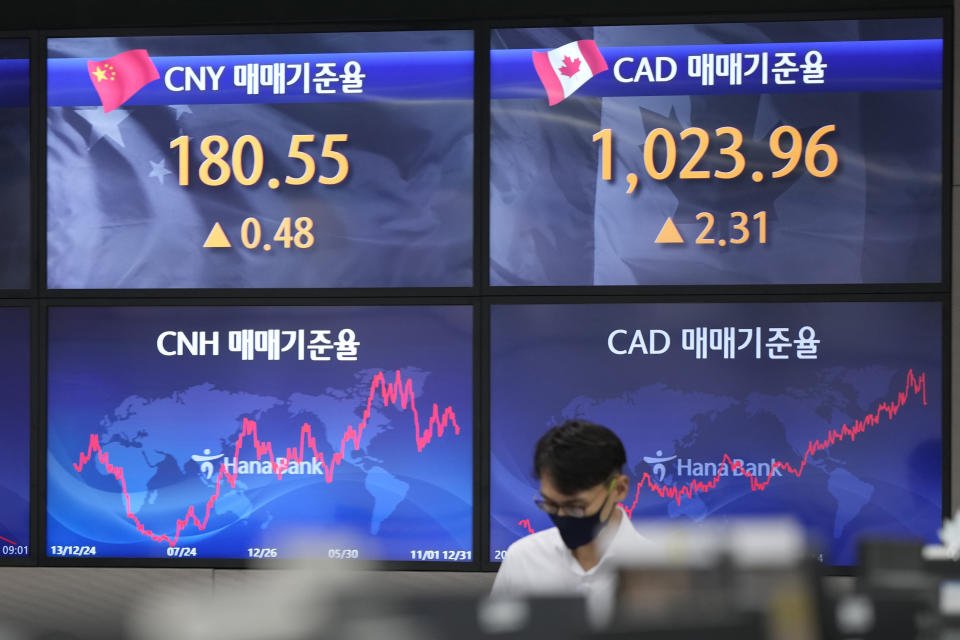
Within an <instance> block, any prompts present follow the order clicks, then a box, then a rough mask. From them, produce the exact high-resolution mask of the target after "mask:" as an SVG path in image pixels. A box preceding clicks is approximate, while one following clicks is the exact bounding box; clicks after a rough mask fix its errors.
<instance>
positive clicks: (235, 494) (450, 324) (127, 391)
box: [46, 307, 473, 560]
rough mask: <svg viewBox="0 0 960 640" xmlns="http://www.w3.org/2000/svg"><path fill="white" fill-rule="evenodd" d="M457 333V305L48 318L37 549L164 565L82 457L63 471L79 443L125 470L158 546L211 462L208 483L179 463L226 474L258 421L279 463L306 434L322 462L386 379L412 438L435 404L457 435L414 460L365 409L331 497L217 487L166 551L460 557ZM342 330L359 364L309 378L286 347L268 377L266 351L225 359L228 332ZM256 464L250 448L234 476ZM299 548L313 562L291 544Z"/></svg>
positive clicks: (465, 516)
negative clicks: (204, 349) (247, 463)
mask: <svg viewBox="0 0 960 640" xmlns="http://www.w3.org/2000/svg"><path fill="white" fill-rule="evenodd" d="M472 322H473V316H472V309H470V308H468V307H417V308H414V307H350V308H343V307H339V308H335V307H300V308H294V307H283V308H280V307H266V308H250V307H221V308H215V309H214V308H54V309H51V312H50V352H49V363H50V366H49V392H48V416H49V418H48V427H47V428H48V451H47V484H48V503H47V540H46V542H47V545H96V547H97V557H117V558H154V557H167V555H166V554H167V553H168V552H167V548H169V547H170V546H171V545H170V544H168V543H166V542H155V541H153V540H151V539H149V538H147V537H145V536H144V535H142V534H141V533H139V532H138V531H137V528H136V525H135V523H134V522H133V521H132V520H131V519H130V518H129V517H127V515H126V513H125V508H124V505H123V501H122V498H121V492H120V489H119V483H118V481H117V479H116V478H115V477H114V476H113V475H110V474H108V473H106V472H105V469H104V467H103V465H101V464H99V463H98V461H97V458H96V457H95V458H94V459H93V460H91V461H90V462H89V463H88V464H87V465H86V466H85V467H83V469H82V472H77V470H76V469H75V467H74V466H73V465H74V464H75V463H77V462H78V460H79V458H80V454H81V452H87V450H88V447H89V443H90V438H91V435H92V434H96V435H97V436H98V438H99V441H100V443H101V446H102V448H103V451H105V452H106V453H108V454H109V461H110V463H112V464H115V465H120V466H122V468H123V469H124V475H125V479H126V481H127V487H128V493H129V494H130V496H131V501H132V503H131V505H132V511H133V512H134V513H135V515H136V516H137V518H138V519H139V520H140V521H141V522H142V523H143V525H144V526H145V527H147V528H148V529H150V530H151V531H153V532H155V533H157V534H167V535H168V536H171V537H172V536H174V534H175V529H176V525H175V523H176V521H177V519H179V518H183V517H184V514H185V513H186V512H187V510H188V508H189V507H190V506H191V505H193V506H194V509H195V510H196V512H198V513H199V514H201V519H202V514H203V513H204V509H205V507H204V505H205V504H206V501H207V500H208V499H209V498H210V497H211V496H212V495H213V494H214V483H215V480H216V478H217V475H216V472H219V465H220V462H215V463H214V464H215V465H216V467H215V469H216V472H214V474H213V477H212V478H210V477H208V476H207V475H206V474H205V473H204V471H203V469H202V468H201V466H200V464H199V463H198V462H197V461H195V460H194V459H193V456H195V455H202V454H204V453H205V451H204V450H205V449H209V450H210V452H209V454H208V455H214V456H216V455H219V454H224V455H225V456H227V457H228V458H232V457H233V453H234V451H235V443H236V440H237V437H238V435H239V432H240V428H241V423H242V419H243V418H249V419H252V420H255V421H256V422H257V426H258V436H259V439H260V440H261V441H270V442H272V444H273V449H274V451H275V452H276V453H277V455H282V452H284V451H286V449H287V447H296V446H297V445H298V442H299V438H300V432H301V431H300V430H301V426H302V425H303V424H304V423H309V424H310V425H311V427H312V433H313V435H314V437H316V438H317V447H318V449H319V450H320V452H321V453H322V454H323V456H324V459H325V461H326V462H327V463H330V461H331V457H332V456H333V453H334V451H339V449H340V442H341V440H342V437H343V434H344V432H345V431H346V430H347V427H348V425H353V426H356V425H357V424H358V421H359V419H360V415H361V414H362V411H363V407H364V406H365V403H366V400H367V398H368V397H369V390H370V385H371V380H372V379H373V377H374V376H375V375H376V373H377V372H381V371H382V372H384V373H385V374H386V378H387V380H388V381H390V382H392V381H393V380H394V379H395V375H396V371H398V370H399V371H400V372H401V375H402V377H403V379H404V380H406V379H410V380H412V381H413V390H414V392H415V396H416V407H417V410H418V411H419V418H420V424H421V430H423V429H425V428H426V427H427V424H428V420H429V417H430V415H431V409H432V406H433V403H437V404H438V405H439V410H440V411H441V412H442V411H443V410H444V409H445V408H446V407H447V406H449V407H451V408H452V409H453V411H454V412H455V415H456V421H457V423H458V424H459V427H460V433H459V435H457V434H455V432H454V430H453V428H452V427H451V426H448V427H447V429H446V430H445V431H444V433H443V436H442V437H438V433H436V431H437V429H434V433H433V439H432V441H431V442H429V443H428V444H426V445H425V446H424V447H423V450H422V452H419V453H418V451H417V446H416V441H415V438H414V422H413V418H412V414H411V409H410V406H409V405H408V407H407V408H406V409H402V408H401V407H400V405H399V403H397V404H391V405H390V406H387V407H385V406H384V404H383V402H382V398H381V396H380V395H379V394H377V395H376V397H375V399H374V402H373V405H372V412H371V417H370V419H369V421H368V423H367V428H366V430H365V431H364V432H363V435H362V439H361V442H360V448H359V449H358V450H357V451H354V450H353V449H354V448H353V445H352V444H348V445H347V447H346V456H345V458H344V459H343V462H342V463H341V464H339V466H336V467H335V469H334V472H333V480H332V482H329V483H328V482H326V477H325V476H323V475H301V476H292V475H284V476H283V478H282V479H280V480H278V479H277V477H276V476H275V475H240V476H239V477H238V481H237V486H236V487H235V488H231V487H229V486H228V485H227V484H226V483H224V486H223V490H222V491H221V494H220V496H219V499H218V500H217V501H216V502H215V505H214V507H213V510H212V512H211V518H210V521H209V523H208V525H207V527H206V529H204V530H203V531H200V530H198V528H197V527H196V526H195V525H193V524H191V525H189V526H187V527H186V528H185V529H184V531H183V533H182V534H181V536H180V539H179V541H178V543H177V546H180V547H183V546H188V547H196V549H197V557H203V558H246V557H247V556H248V552H247V549H248V548H251V547H269V548H277V549H278V550H279V555H280V557H289V556H292V555H300V554H303V553H311V554H313V553H316V554H319V555H320V556H322V557H326V554H327V553H328V548H342V549H354V550H358V551H359V557H360V558H361V559H367V560H411V559H412V558H411V551H412V550H419V549H437V550H465V551H468V552H469V551H472V543H473V529H472V527H473V525H472V522H473V513H472V504H473V499H472V495H473V494H472V492H473V470H472V467H473V464H472V462H473V454H472V452H473V435H472V433H473V428H472V418H473V396H472V378H473V369H472V362H473V357H472ZM344 327H349V328H351V329H353V330H354V331H355V332H356V338H357V340H358V341H359V342H360V345H359V347H358V360H357V361H356V362H345V361H337V360H336V359H334V360H333V361H331V362H313V361H310V360H309V352H308V355H307V356H306V359H305V360H304V361H299V360H298V359H297V352H296V349H295V348H294V349H293V350H292V351H289V352H286V353H281V354H280V359H279V360H276V361H268V360H267V354H265V353H256V354H255V358H254V359H253V360H248V361H244V360H242V359H241V356H240V354H239V353H235V352H230V351H228V350H227V335H226V332H227V331H229V330H234V329H287V330H293V329H307V330H309V329H333V330H334V333H333V336H334V338H333V339H336V338H335V336H336V335H337V331H339V329H342V328H344ZM167 330H172V331H187V332H189V331H200V330H205V331H215V330H219V331H220V332H221V342H222V344H221V351H220V355H219V356H211V355H207V356H189V355H187V356H182V357H176V356H171V357H167V356H163V355H161V354H160V353H159V352H158V348H157V338H158V336H159V335H160V334H161V332H163V331H167ZM307 336H308V339H309V332H308V333H307ZM285 342H286V341H285V339H284V340H282V343H284V344H285ZM169 344H170V345H173V344H174V343H173V342H170V343H169ZM306 458H307V459H308V460H311V459H312V454H310V453H309V450H308V454H307V456H306ZM254 459H256V456H255V454H254V451H253V446H252V444H251V441H250V437H249V436H247V438H245V440H244V445H243V449H242V450H241V455H240V460H254ZM264 459H266V458H264ZM300 534H303V535H307V536H309V539H310V540H315V541H316V542H315V543H311V544H313V545H314V548H312V549H310V550H303V549H299V548H294V547H293V546H291V545H292V542H291V539H292V538H295V537H297V536H298V535H300ZM441 559H442V558H441ZM460 559H461V560H464V559H466V558H460Z"/></svg>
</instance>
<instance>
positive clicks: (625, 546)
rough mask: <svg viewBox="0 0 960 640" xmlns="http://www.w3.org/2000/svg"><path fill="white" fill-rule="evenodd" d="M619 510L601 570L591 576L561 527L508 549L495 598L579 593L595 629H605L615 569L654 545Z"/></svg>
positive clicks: (599, 564)
mask: <svg viewBox="0 0 960 640" xmlns="http://www.w3.org/2000/svg"><path fill="white" fill-rule="evenodd" d="M617 508H618V509H620V516H621V517H620V523H619V524H618V525H617V530H616V532H615V533H614V535H613V537H612V538H611V539H610V541H609V544H608V546H607V548H606V550H605V551H604V553H603V555H602V556H601V557H600V560H599V562H597V564H596V566H594V567H592V568H591V569H590V570H588V571H584V569H583V567H581V566H580V563H579V562H578V561H577V559H576V558H575V557H574V556H573V552H571V551H570V549H568V548H567V546H566V545H565V544H563V539H562V538H561V537H560V532H559V531H558V530H557V528H556V527H552V528H550V529H546V530H544V531H538V532H537V533H534V534H531V535H529V536H526V537H523V538H520V539H519V540H517V541H516V542H514V543H513V544H512V545H510V547H509V548H508V549H507V552H506V554H505V555H504V558H503V563H502V564H501V565H500V570H499V571H498V572H497V577H496V579H495V580H494V582H493V590H492V591H491V593H490V595H491V596H492V597H494V598H502V597H511V596H530V595H562V594H567V595H569V594H574V593H578V594H581V595H583V596H584V597H585V598H586V600H587V611H588V614H589V615H590V618H591V622H593V623H594V625H598V626H600V625H603V624H604V623H605V622H607V621H608V620H609V619H610V616H611V615H612V613H613V601H614V598H615V597H616V593H615V592H616V578H617V575H616V569H617V566H618V564H619V562H622V561H624V560H627V559H629V557H630V556H631V554H632V553H634V552H636V551H637V549H638V547H641V548H642V547H649V545H651V544H652V543H651V542H650V541H649V540H647V539H646V538H644V537H643V536H642V535H640V534H639V533H638V532H637V530H636V529H634V528H633V524H632V523H631V522H630V518H629V517H628V516H627V514H626V513H625V512H624V511H623V509H622V508H621V507H619V506H618V507H617Z"/></svg>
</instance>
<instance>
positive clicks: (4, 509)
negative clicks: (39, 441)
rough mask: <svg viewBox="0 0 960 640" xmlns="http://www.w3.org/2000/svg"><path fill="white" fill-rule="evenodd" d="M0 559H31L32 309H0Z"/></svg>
mask: <svg viewBox="0 0 960 640" xmlns="http://www.w3.org/2000/svg"><path fill="white" fill-rule="evenodd" d="M0 381H2V384H0V406H2V407H3V424H2V426H0V433H2V437H3V446H2V447H0V559H3V558H24V557H26V556H29V555H30V310H29V309H22V308H0Z"/></svg>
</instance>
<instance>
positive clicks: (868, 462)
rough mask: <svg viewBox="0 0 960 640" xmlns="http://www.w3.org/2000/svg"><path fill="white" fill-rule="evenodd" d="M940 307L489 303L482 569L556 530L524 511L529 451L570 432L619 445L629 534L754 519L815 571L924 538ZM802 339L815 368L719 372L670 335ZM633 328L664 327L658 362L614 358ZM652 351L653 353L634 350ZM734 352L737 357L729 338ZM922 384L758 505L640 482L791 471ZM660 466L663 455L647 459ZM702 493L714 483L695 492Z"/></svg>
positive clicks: (931, 508)
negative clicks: (663, 490) (818, 564)
mask: <svg viewBox="0 0 960 640" xmlns="http://www.w3.org/2000/svg"><path fill="white" fill-rule="evenodd" d="M941 314H942V307H941V305H940V303H937V302H895V303H882V302H870V303H852V302H851V303H847V302H844V303H785V304H759V303H755V304H732V303H731V304H727V303H718V304H710V305H707V304H607V305H586V304H583V305H516V306H513V305H501V306H495V307H494V308H493V309H492V319H491V340H492V347H491V349H492V350H491V363H492V364H491V367H492V371H491V413H490V416H491V430H490V436H491V451H490V464H491V471H490V482H491V489H490V508H491V525H490V537H491V560H497V559H499V558H498V557H497V551H502V550H503V549H506V548H507V546H509V544H510V543H512V542H513V541H514V540H516V539H518V538H519V537H520V536H522V535H524V533H525V531H526V530H525V528H524V527H522V526H520V525H519V524H518V523H519V522H520V521H521V520H524V519H530V520H531V524H532V527H533V528H534V529H535V530H537V531H539V530H541V529H545V528H548V527H550V526H552V525H551V524H550V521H549V519H548V518H547V516H546V515H545V514H543V513H541V512H540V511H539V510H538V509H537V508H536V506H535V505H534V504H533V501H532V498H533V497H534V496H535V495H537V493H538V490H539V485H538V483H537V481H536V480H535V479H534V478H533V462H532V456H533V449H534V445H535V443H536V441H537V439H538V438H539V437H540V436H541V435H542V434H543V433H544V432H545V431H546V430H547V429H548V428H549V427H551V426H553V425H555V424H558V423H559V422H562V421H563V420H565V419H568V418H574V417H582V418H585V419H588V420H591V421H594V422H598V423H600V424H603V425H606V426H608V427H610V428H611V429H613V430H614V431H615V432H616V433H617V434H618V435H619V436H620V437H621V439H622V440H623V442H624V445H625V447H626V450H627V467H626V468H625V470H624V472H625V473H627V474H628V475H629V476H630V478H631V480H632V483H631V484H632V488H631V491H630V494H629V495H628V498H627V501H625V502H630V503H631V504H629V505H627V506H632V501H633V500H634V499H636V500H637V503H636V507H635V508H634V510H633V518H634V519H635V520H639V519H642V518H651V517H657V518H674V519H677V520H678V521H683V522H701V521H704V520H707V519H709V520H710V521H717V520H721V521H722V520H725V519H727V518H731V517H737V516H747V515H752V514H781V513H787V514H792V515H794V516H796V517H797V518H799V519H800V521H801V522H802V523H803V524H804V525H805V526H806V528H807V529H808V531H809V532H810V534H811V535H812V537H813V540H814V542H815V543H817V544H819V545H820V546H821V548H822V551H823V556H822V559H823V562H824V563H826V564H831V565H849V564H852V563H854V562H855V560H856V557H855V551H856V543H857V541H858V540H859V539H860V537H861V536H864V535H867V534H869V535H871V536H875V537H891V538H903V537H909V538H923V539H925V540H928V541H933V540H935V539H936V531H937V529H938V528H939V526H940V524H941V521H942V520H941V518H942V511H941V501H942V497H941V494H942V471H941V470H942V467H943V465H942V457H941V433H942V431H941V429H942V422H943V413H942V397H941V396H942V373H941V371H942V344H941V340H940V338H939V336H941V335H942V331H941V330H942V327H941V324H942V321H941ZM805 325H809V326H811V327H813V328H814V329H815V331H816V337H817V339H819V340H820V341H821V342H820V344H819V345H818V357H817V359H815V360H799V359H796V358H795V357H793V356H791V358H790V359H788V360H770V359H768V358H767V351H766V349H764V350H763V352H762V355H763V358H762V359H759V360H758V359H756V358H755V355H754V351H753V344H751V345H750V346H749V348H746V349H744V350H743V351H739V352H737V353H736V356H735V357H734V358H733V359H724V358H723V353H722V352H717V351H710V352H709V355H708V357H707V358H706V359H699V360H698V359H696V357H695V353H694V352H693V351H686V350H684V349H682V343H681V330H682V329H685V328H695V327H714V328H716V327H739V328H744V329H746V328H752V327H756V326H760V327H762V328H763V333H764V344H765V343H766V338H767V329H768V328H770V327H785V328H788V329H790V331H789V332H788V334H787V335H788V337H790V339H791V340H792V339H795V338H796V337H797V332H798V330H799V329H800V328H801V327H803V326H805ZM616 329H625V330H628V331H629V335H628V336H627V337H626V338H623V337H621V338H620V339H619V341H615V345H616V346H617V347H618V348H626V346H627V345H629V343H630V337H632V336H633V331H634V329H642V330H643V331H644V335H645V336H647V335H648V334H647V332H648V331H649V330H650V329H662V330H665V331H667V332H668V333H669V334H670V336H671V339H672V341H671V346H670V348H669V350H668V351H667V352H666V353H664V354H662V355H641V354H640V351H639V350H637V351H635V352H634V354H633V355H614V354H613V353H611V351H610V350H609V349H608V346H607V339H608V336H609V334H610V332H611V331H613V330H616ZM645 339H646V340H648V338H646V337H645ZM737 340H738V343H739V342H741V341H742V338H741V337H738V339H737ZM911 369H912V370H913V372H914V374H915V375H917V376H919V375H920V374H921V372H922V373H923V374H924V375H925V381H926V392H925V393H926V404H925V405H924V404H923V401H922V397H921V396H920V395H918V394H914V393H913V390H912V389H911V391H910V393H908V394H907V399H906V402H905V403H904V404H903V406H902V407H901V408H900V409H899V412H898V413H897V415H896V416H895V417H894V418H893V419H887V417H886V414H883V415H882V416H881V419H880V421H879V423H878V424H877V425H876V426H874V427H868V428H867V430H866V431H865V432H864V433H862V434H860V435H858V436H857V438H856V439H855V441H852V442H851V441H850V440H843V441H841V442H836V443H834V444H833V445H832V446H831V447H830V448H829V449H828V450H826V451H822V452H820V453H818V454H815V455H813V456H811V457H810V458H809V459H808V461H807V465H806V468H805V469H804V471H803V473H802V475H801V476H800V477H799V478H796V477H793V476H791V475H788V474H787V473H786V472H784V473H783V475H782V477H773V478H772V479H771V481H770V484H769V485H768V486H767V488H766V490H765V491H762V492H759V491H758V492H753V491H751V489H750V483H749V481H748V479H747V478H745V477H733V476H729V477H721V479H720V482H719V484H718V485H717V486H716V487H715V488H714V489H713V490H711V491H709V492H707V493H700V494H697V495H695V496H694V497H693V498H692V499H682V500H681V502H680V504H677V503H676V502H675V501H671V500H670V499H666V498H661V497H660V496H659V495H657V494H655V493H652V492H651V491H650V490H649V489H648V488H647V487H646V486H644V487H643V489H642V490H641V491H640V492H639V498H637V495H638V492H637V490H636V483H637V482H639V481H640V480H641V479H642V478H643V475H644V474H645V473H651V474H652V473H653V465H652V464H650V463H648V462H645V461H644V460H643V458H644V457H650V458H654V457H663V458H671V460H669V461H668V462H666V463H665V472H666V473H665V477H664V478H663V484H664V485H666V486H668V487H677V486H680V485H684V484H689V482H690V481H691V480H692V479H693V478H692V477H690V475H689V472H686V471H684V474H685V475H684V476H682V477H681V476H680V475H679V471H678V468H677V463H678V461H679V460H683V461H688V460H693V461H695V462H714V463H719V462H720V461H721V459H722V458H723V455H724V454H725V453H726V454H729V455H730V456H731V457H733V458H740V459H743V460H744V461H746V462H751V461H753V462H767V463H769V461H770V459H771V458H776V459H777V460H782V461H787V462H790V463H791V464H792V465H793V466H794V467H796V466H798V465H799V462H800V460H801V459H802V458H803V455H804V452H805V451H806V448H807V445H808V443H809V442H810V441H811V440H813V439H818V440H823V439H825V438H826V437H827V434H828V433H829V432H830V431H831V430H839V429H840V428H841V426H842V425H844V424H847V425H848V426H853V424H854V421H855V420H858V419H862V418H863V417H864V416H865V415H867V414H870V413H873V412H875V411H876V410H877V407H878V406H879V404H880V403H881V402H895V401H897V400H898V393H899V392H902V391H904V389H905V388H906V386H907V384H906V381H907V374H908V371H909V370H911ZM658 452H662V454H661V455H658ZM699 479H700V480H703V481H708V480H710V479H711V478H706V477H704V478H699Z"/></svg>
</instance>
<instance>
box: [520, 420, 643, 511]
mask: <svg viewBox="0 0 960 640" xmlns="http://www.w3.org/2000/svg"><path fill="white" fill-rule="evenodd" d="M626 462H627V454H626V451H625V450H624V448H623V443H622V442H620V438H618V437H617V435H616V434H615V433H614V432H613V431H610V429H607V428H606V427H603V426H600V425H598V424H594V423H592V422H587V421H586V420H568V421H566V422H564V423H563V424H561V425H559V426H556V427H554V428H552V429H550V430H549V431H547V432H546V433H545V434H543V436H542V437H541V438H540V440H539V441H538V442H537V446H536V449H535V450H534V454H533V468H534V473H535V474H536V476H537V478H538V479H539V480H540V494H541V496H542V503H543V504H542V508H543V509H544V510H545V511H547V513H551V515H561V516H563V515H568V516H574V517H581V516H592V515H594V514H598V515H599V516H600V520H601V521H603V522H605V521H606V520H607V519H609V517H610V514H611V513H612V512H613V509H614V507H615V505H616V503H617V502H620V501H622V500H624V499H625V498H626V496H627V488H628V487H627V484H628V481H629V479H628V478H627V476H625V475H623V474H622V473H621V470H622V468H623V465H625V464H626Z"/></svg>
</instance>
